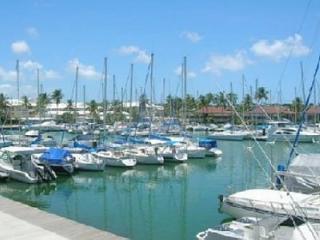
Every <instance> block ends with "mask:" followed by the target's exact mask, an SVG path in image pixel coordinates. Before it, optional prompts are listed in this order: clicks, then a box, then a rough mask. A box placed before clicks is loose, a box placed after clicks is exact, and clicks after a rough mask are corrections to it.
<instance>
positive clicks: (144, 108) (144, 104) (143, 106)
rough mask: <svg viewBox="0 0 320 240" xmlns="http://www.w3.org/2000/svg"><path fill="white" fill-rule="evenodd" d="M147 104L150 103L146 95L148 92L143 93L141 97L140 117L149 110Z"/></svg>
mask: <svg viewBox="0 0 320 240" xmlns="http://www.w3.org/2000/svg"><path fill="white" fill-rule="evenodd" d="M147 104H148V99H147V96H146V94H142V95H141V96H140V97H139V116H140V117H142V116H144V115H145V113H146V111H147ZM131 117H132V116H131Z"/></svg>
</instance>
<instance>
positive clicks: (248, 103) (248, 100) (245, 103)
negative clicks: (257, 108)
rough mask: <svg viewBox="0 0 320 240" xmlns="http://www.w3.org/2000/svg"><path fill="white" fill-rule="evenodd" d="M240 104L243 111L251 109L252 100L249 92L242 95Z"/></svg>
mask: <svg viewBox="0 0 320 240" xmlns="http://www.w3.org/2000/svg"><path fill="white" fill-rule="evenodd" d="M242 106H243V110H244V111H248V110H251V108H252V106H253V101H252V97H251V95H250V94H246V95H245V96H244V99H243V101H242Z"/></svg>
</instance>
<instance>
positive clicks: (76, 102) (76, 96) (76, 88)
mask: <svg viewBox="0 0 320 240" xmlns="http://www.w3.org/2000/svg"><path fill="white" fill-rule="evenodd" d="M78 78H79V66H77V67H76V84H75V85H76V86H75V98H74V106H75V107H74V112H75V114H76V113H77V110H78Z"/></svg>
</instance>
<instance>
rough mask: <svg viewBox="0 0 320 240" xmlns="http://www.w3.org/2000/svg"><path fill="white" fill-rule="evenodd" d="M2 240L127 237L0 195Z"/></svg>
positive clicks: (91, 239)
mask: <svg viewBox="0 0 320 240" xmlns="http://www.w3.org/2000/svg"><path fill="white" fill-rule="evenodd" d="M0 239H1V240H9V239H10V240H15V239H24V240H29V239H30V240H40V239H41V240H42V239H46V240H51V239H52V240H101V239H106V240H118V239H125V238H123V237H120V236H117V235H114V234H112V233H109V232H105V231H102V230H99V229H96V228H94V227H91V226H87V225H84V224H81V223H78V222H75V221H72V220H69V219H66V218H63V217H60V216H57V215H54V214H50V213H47V212H44V211H41V210H39V209H37V208H34V207H30V206H27V205H25V204H22V203H19V202H16V201H13V200H10V199H7V198H4V197H2V196H0Z"/></svg>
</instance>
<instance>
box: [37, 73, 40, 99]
mask: <svg viewBox="0 0 320 240" xmlns="http://www.w3.org/2000/svg"><path fill="white" fill-rule="evenodd" d="M39 94H40V75H39V68H37V97H39Z"/></svg>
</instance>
